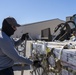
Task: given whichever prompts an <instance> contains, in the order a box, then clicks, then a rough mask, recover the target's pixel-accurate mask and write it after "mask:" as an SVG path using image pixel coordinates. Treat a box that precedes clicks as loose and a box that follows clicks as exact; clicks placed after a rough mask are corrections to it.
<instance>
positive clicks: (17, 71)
mask: <svg viewBox="0 0 76 75" xmlns="http://www.w3.org/2000/svg"><path fill="white" fill-rule="evenodd" d="M13 69H14V75H22V71H23V75H31V74H30V71H31V70H30V66H24V67H22V66H14V67H13Z"/></svg>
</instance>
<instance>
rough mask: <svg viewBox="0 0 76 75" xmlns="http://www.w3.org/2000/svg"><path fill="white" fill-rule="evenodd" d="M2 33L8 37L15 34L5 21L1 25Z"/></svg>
mask: <svg viewBox="0 0 76 75" xmlns="http://www.w3.org/2000/svg"><path fill="white" fill-rule="evenodd" d="M2 31H3V32H5V33H6V34H7V35H8V36H11V35H13V34H14V32H15V30H14V29H13V28H12V26H11V25H10V24H9V23H8V22H7V21H6V20H4V21H3V23H2Z"/></svg>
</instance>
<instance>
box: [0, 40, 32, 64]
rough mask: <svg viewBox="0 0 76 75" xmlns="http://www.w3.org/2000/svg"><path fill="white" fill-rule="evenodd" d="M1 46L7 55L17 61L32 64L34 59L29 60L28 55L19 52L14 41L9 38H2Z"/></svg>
mask: <svg viewBox="0 0 76 75" xmlns="http://www.w3.org/2000/svg"><path fill="white" fill-rule="evenodd" d="M0 48H1V49H2V52H3V53H4V54H5V55H7V56H8V57H9V58H11V59H12V60H14V61H16V62H21V63H24V64H25V63H26V64H29V65H30V64H32V61H31V60H29V59H28V58H26V57H23V56H20V55H19V54H18V53H17V50H15V48H14V47H13V45H12V42H11V41H10V40H8V39H2V40H1V39H0Z"/></svg>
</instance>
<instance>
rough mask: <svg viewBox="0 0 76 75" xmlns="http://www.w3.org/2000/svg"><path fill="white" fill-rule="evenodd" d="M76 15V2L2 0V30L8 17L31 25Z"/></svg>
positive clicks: (0, 12) (73, 0) (71, 0)
mask: <svg viewBox="0 0 76 75" xmlns="http://www.w3.org/2000/svg"><path fill="white" fill-rule="evenodd" d="M73 14H76V0H0V28H1V26H2V21H3V19H4V18H6V17H8V16H12V17H14V18H15V19H16V20H17V22H18V23H19V24H22V25H23V24H29V23H34V22H40V21H45V20H51V19H55V18H59V19H61V20H66V16H71V15H73Z"/></svg>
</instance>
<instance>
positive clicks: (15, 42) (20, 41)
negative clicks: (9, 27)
mask: <svg viewBox="0 0 76 75" xmlns="http://www.w3.org/2000/svg"><path fill="white" fill-rule="evenodd" d="M13 41H14V45H15V47H17V46H19V45H20V44H21V43H22V42H23V41H22V40H21V39H19V40H17V41H15V40H13Z"/></svg>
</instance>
